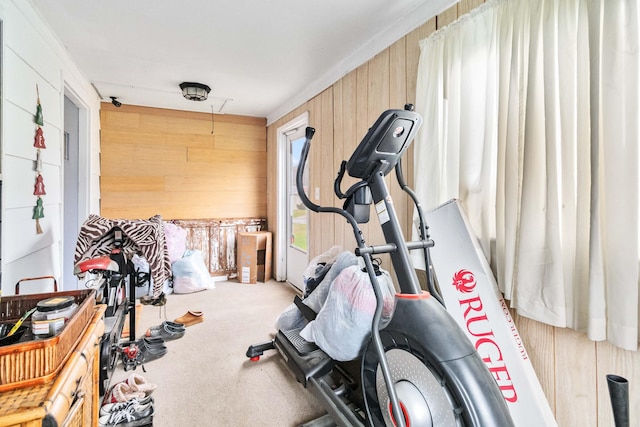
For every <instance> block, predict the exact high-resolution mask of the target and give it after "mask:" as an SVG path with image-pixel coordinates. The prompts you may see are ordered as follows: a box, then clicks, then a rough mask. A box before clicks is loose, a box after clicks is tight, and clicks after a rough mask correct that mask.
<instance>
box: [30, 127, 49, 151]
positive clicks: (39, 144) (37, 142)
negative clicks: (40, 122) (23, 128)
mask: <svg viewBox="0 0 640 427" xmlns="http://www.w3.org/2000/svg"><path fill="white" fill-rule="evenodd" d="M33 146H34V147H36V148H37V149H38V150H39V149H41V148H47V146H46V145H44V132H42V128H41V127H40V126H38V129H36V136H35V138H33Z"/></svg>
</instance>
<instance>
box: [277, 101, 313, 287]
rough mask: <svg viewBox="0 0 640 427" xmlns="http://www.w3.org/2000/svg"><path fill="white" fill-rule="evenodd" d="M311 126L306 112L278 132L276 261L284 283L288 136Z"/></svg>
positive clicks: (287, 195)
mask: <svg viewBox="0 0 640 427" xmlns="http://www.w3.org/2000/svg"><path fill="white" fill-rule="evenodd" d="M308 125H309V112H308V111H305V112H304V113H302V114H300V115H299V116H298V117H296V118H295V119H293V120H290V121H289V122H287V123H285V124H284V125H282V126H280V127H279V128H278V129H277V131H276V138H277V143H278V145H277V146H278V150H277V151H278V152H277V164H276V170H277V171H278V177H277V200H278V204H277V207H276V210H277V212H276V217H277V221H276V222H277V227H278V228H277V230H278V233H277V238H276V240H277V244H276V245H275V246H276V254H275V259H276V260H277V261H278V262H277V264H276V271H275V278H276V280H277V281H280V282H283V281H285V280H287V247H288V237H289V236H287V218H288V215H289V213H288V211H287V203H288V201H287V200H288V198H289V192H288V189H287V171H288V164H287V151H288V150H289V145H288V138H287V134H288V133H290V132H291V131H292V130H295V129H297V128H299V127H302V126H304V127H306V126H308Z"/></svg>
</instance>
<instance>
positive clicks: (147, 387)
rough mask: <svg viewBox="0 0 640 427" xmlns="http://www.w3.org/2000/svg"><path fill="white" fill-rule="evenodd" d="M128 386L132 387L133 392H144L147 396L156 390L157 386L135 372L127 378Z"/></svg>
mask: <svg viewBox="0 0 640 427" xmlns="http://www.w3.org/2000/svg"><path fill="white" fill-rule="evenodd" d="M127 384H128V385H129V387H131V390H133V391H137V392H143V393H144V394H145V396H149V395H150V394H151V393H153V390H155V389H156V385H155V384H152V383H150V382H147V380H145V379H144V377H143V376H142V375H139V374H136V373H135V372H134V373H132V374H131V375H129V377H128V378H127Z"/></svg>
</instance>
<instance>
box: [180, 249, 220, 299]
mask: <svg viewBox="0 0 640 427" xmlns="http://www.w3.org/2000/svg"><path fill="white" fill-rule="evenodd" d="M171 272H172V273H173V292H175V293H176V294H188V293H192V292H198V291H203V290H205V289H213V288H214V287H215V284H214V281H213V279H212V278H211V275H210V274H209V270H208V269H207V266H206V265H205V263H204V258H202V252H201V251H191V250H188V251H186V252H185V256H183V257H182V258H181V259H179V260H177V261H176V262H174V263H173V264H171Z"/></svg>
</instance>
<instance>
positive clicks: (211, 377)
mask: <svg viewBox="0 0 640 427" xmlns="http://www.w3.org/2000/svg"><path fill="white" fill-rule="evenodd" d="M294 295H295V292H294V291H293V289H292V288H291V287H290V286H289V285H287V284H284V283H278V282H274V281H271V282H268V283H266V284H265V283H258V284H255V285H248V284H240V283H238V282H235V281H228V282H217V283H216V288H215V289H211V290H206V291H202V292H198V293H193V294H183V295H176V294H172V295H169V296H168V297H167V304H166V306H165V307H154V306H150V305H149V306H145V307H144V309H143V310H142V313H141V315H140V322H139V323H138V325H137V326H136V329H137V332H136V338H140V337H141V336H142V334H143V333H144V331H145V330H146V328H147V327H149V326H153V325H157V324H160V323H161V322H162V321H163V320H165V319H168V320H173V319H175V318H176V317H179V316H181V315H183V314H184V313H186V311H187V310H201V311H203V312H204V317H205V320H204V322H202V323H199V324H197V325H193V326H190V327H188V328H187V332H186V334H185V336H184V337H182V338H180V339H178V340H173V341H168V342H167V343H166V345H167V347H168V350H169V351H168V353H167V354H166V355H165V356H163V357H162V358H160V359H157V360H154V361H152V362H150V363H148V364H146V365H145V369H146V373H145V372H143V370H142V367H141V366H139V367H138V368H137V369H136V370H133V371H127V372H124V370H123V369H122V364H119V366H118V367H117V368H116V371H115V372H114V376H113V379H112V382H111V384H115V382H117V381H120V380H123V379H125V378H126V377H127V376H128V375H129V374H130V373H132V372H135V373H137V374H140V375H142V376H143V377H144V378H145V379H146V380H147V381H148V382H151V383H154V384H156V386H157V388H156V390H155V391H154V392H153V396H154V397H155V413H156V415H155V417H154V423H153V425H154V426H155V427H192V426H197V427H200V426H203V427H204V426H207V427H208V426H238V427H243V426H246V427H249V426H252V427H253V426H282V427H288V426H296V425H299V424H301V423H304V422H306V421H309V420H312V419H314V418H316V417H318V416H320V415H322V414H323V413H324V411H323V410H322V408H321V406H320V405H319V404H318V402H317V401H316V400H315V399H314V397H313V396H312V395H311V393H310V392H309V391H307V390H305V389H304V387H302V385H300V384H299V383H297V382H296V380H295V378H294V377H293V375H292V374H291V373H290V372H289V371H288V370H287V368H286V366H285V365H284V364H283V362H282V360H281V358H280V357H279V355H278V354H277V353H276V352H275V351H272V352H269V353H268V354H265V357H263V358H262V359H261V360H260V361H259V362H250V361H248V359H247V358H246V357H245V352H246V350H247V347H248V346H249V345H250V344H255V343H259V342H263V341H267V340H269V339H271V337H272V334H273V333H274V332H275V326H274V324H275V320H276V318H277V316H278V315H279V314H280V313H281V312H282V311H283V310H284V309H285V308H286V307H287V306H288V305H289V304H291V302H292V301H293V297H294ZM165 311H166V313H165ZM165 315H166V317H165Z"/></svg>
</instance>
